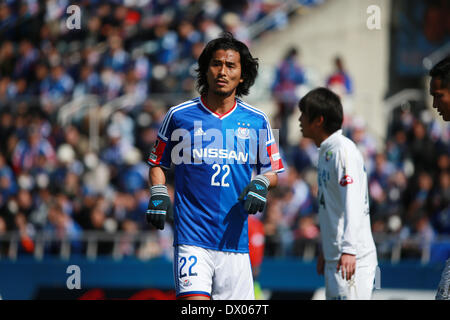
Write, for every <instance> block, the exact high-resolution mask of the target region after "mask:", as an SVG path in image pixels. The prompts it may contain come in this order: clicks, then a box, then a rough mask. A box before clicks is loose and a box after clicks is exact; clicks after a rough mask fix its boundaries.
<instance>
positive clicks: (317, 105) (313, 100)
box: [298, 87, 344, 134]
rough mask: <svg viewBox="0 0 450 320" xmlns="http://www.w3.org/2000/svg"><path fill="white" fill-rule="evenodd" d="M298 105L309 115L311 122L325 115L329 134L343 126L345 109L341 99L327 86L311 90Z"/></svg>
mask: <svg viewBox="0 0 450 320" xmlns="http://www.w3.org/2000/svg"><path fill="white" fill-rule="evenodd" d="M298 107H299V109H300V111H301V112H302V113H305V114H306V115H307V116H308V119H309V121H310V122H311V121H313V120H314V119H316V118H317V117H320V116H323V119H324V126H323V127H324V129H325V131H326V132H327V133H329V134H332V133H333V132H335V131H337V130H339V129H341V127H342V122H343V120H344V111H343V108H342V104H341V99H339V97H338V95H337V94H335V93H334V92H333V91H331V90H329V89H327V88H323V87H319V88H316V89H314V90H311V91H310V92H308V93H307V94H306V95H305V96H304V97H303V98H302V99H301V100H300V102H299V103H298Z"/></svg>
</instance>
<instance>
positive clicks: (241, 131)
mask: <svg viewBox="0 0 450 320" xmlns="http://www.w3.org/2000/svg"><path fill="white" fill-rule="evenodd" d="M236 135H237V136H238V137H239V138H241V139H248V138H250V129H249V128H244V127H239V128H238V129H237V132H236Z"/></svg>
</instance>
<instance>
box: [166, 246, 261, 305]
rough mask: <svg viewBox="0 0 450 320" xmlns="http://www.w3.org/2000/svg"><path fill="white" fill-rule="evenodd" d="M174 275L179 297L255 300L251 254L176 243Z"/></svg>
mask: <svg viewBox="0 0 450 320" xmlns="http://www.w3.org/2000/svg"><path fill="white" fill-rule="evenodd" d="M174 278H175V291H176V296H177V298H180V297H187V296H195V295H197V296H198V295H200V296H206V297H209V298H211V299H213V300H254V299H255V294H254V287H253V276H252V269H251V265H250V256H249V254H248V253H236V252H225V251H217V250H211V249H205V248H201V247H196V246H190V245H179V246H175V255H174Z"/></svg>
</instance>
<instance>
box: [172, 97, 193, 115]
mask: <svg viewBox="0 0 450 320" xmlns="http://www.w3.org/2000/svg"><path fill="white" fill-rule="evenodd" d="M199 103H200V97H197V98H194V99H191V100H187V101H184V102H183V103H180V104H177V105H175V106H172V107H171V108H170V109H169V111H168V112H167V114H168V115H172V116H174V115H175V114H180V113H183V111H184V112H186V111H188V110H189V109H190V108H195V107H196V106H197V105H198V104H199Z"/></svg>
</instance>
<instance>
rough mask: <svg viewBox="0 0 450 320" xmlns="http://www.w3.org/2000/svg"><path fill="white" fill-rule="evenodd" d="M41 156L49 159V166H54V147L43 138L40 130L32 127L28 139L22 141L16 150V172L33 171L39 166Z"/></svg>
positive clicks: (14, 167) (14, 158) (14, 160)
mask: <svg viewBox="0 0 450 320" xmlns="http://www.w3.org/2000/svg"><path fill="white" fill-rule="evenodd" d="M41 155H42V156H44V157H45V158H46V159H47V164H54V162H55V159H56V158H55V151H54V149H53V147H52V145H51V144H50V143H49V141H48V140H47V139H45V138H44V137H42V134H41V132H40V130H39V128H37V127H31V128H30V129H29V130H28V134H27V139H26V140H20V141H19V142H18V144H17V145H16V147H15V149H14V153H13V155H12V164H13V169H14V171H15V172H16V173H20V172H22V171H28V170H30V169H32V168H33V166H35V165H37V164H38V162H39V157H40V156H41Z"/></svg>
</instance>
